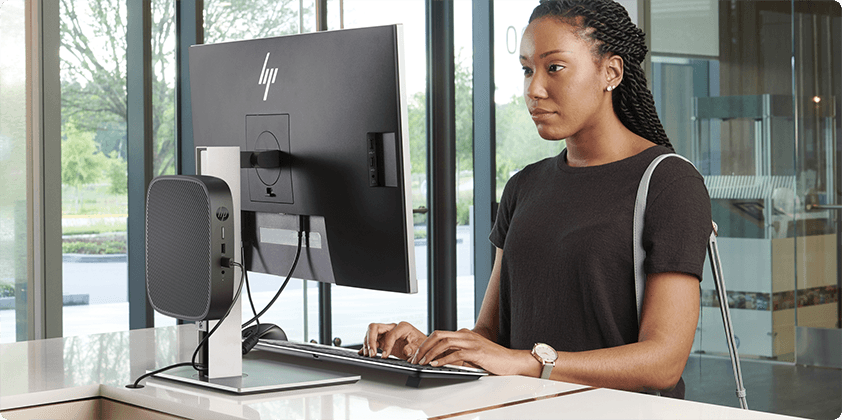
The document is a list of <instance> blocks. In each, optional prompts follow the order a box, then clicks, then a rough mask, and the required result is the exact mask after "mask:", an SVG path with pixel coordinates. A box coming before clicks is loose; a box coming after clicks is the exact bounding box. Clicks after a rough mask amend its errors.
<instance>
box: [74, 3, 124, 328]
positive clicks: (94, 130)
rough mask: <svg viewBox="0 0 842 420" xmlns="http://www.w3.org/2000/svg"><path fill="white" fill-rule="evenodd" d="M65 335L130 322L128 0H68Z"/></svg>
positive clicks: (115, 326)
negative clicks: (127, 99) (127, 93)
mask: <svg viewBox="0 0 842 420" xmlns="http://www.w3.org/2000/svg"><path fill="white" fill-rule="evenodd" d="M60 19H61V20H60V36H61V50H60V58H61V64H60V65H61V73H60V80H61V98H62V103H61V114H62V125H61V136H62V140H61V182H62V236H63V238H62V253H63V263H62V270H63V293H64V315H63V319H64V330H63V331H64V335H65V336H72V335H80V334H90V333H99V332H106V331H119V330H125V329H128V311H129V307H128V302H127V296H128V293H127V291H128V287H127V285H128V274H127V262H126V214H127V198H126V192H127V184H126V181H127V173H126V160H125V157H126V8H125V4H124V3H120V2H93V1H90V2H89V1H82V0H72V1H71V0H63V1H62V2H61V3H60Z"/></svg>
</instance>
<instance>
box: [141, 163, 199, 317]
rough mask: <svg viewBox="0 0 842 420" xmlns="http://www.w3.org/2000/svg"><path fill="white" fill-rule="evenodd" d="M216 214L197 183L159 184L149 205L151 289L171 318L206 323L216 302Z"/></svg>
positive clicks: (154, 299)
mask: <svg viewBox="0 0 842 420" xmlns="http://www.w3.org/2000/svg"><path fill="white" fill-rule="evenodd" d="M211 215H212V213H211V209H210V201H209V198H208V195H207V191H206V190H205V188H204V186H203V185H202V184H201V183H200V182H198V181H196V180H193V179H189V178H180V179H161V178H156V179H155V180H153V182H152V183H151V184H150V185H149V192H148V194H147V203H146V289H147V293H148V296H149V301H150V302H151V303H152V307H153V308H155V310H157V311H158V312H161V313H163V314H165V315H169V316H172V317H176V318H179V319H184V320H188V321H200V320H202V319H203V318H204V317H205V316H206V315H207V313H208V310H209V308H210V300H211V236H210V235H211V221H210V217H211Z"/></svg>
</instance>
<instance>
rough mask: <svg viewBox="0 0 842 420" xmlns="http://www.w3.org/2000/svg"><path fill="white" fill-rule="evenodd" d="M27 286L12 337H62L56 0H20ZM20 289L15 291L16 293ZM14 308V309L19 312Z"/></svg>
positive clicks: (59, 135) (59, 86) (59, 89)
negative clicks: (22, 317)
mask: <svg viewBox="0 0 842 420" xmlns="http://www.w3.org/2000/svg"><path fill="white" fill-rule="evenodd" d="M26 13H27V15H28V17H27V20H28V22H29V24H28V25H27V26H26V27H27V37H26V38H27V48H26V50H27V63H26V65H27V96H28V99H27V108H28V109H27V137H28V138H27V143H28V144H29V145H30V146H28V147H27V166H28V168H27V180H26V182H27V200H26V201H27V210H26V214H27V219H28V220H27V242H28V249H29V250H30V252H28V253H27V267H28V269H27V282H26V287H27V290H26V291H23V293H26V324H27V327H26V332H25V334H24V332H23V331H19V332H18V333H17V340H22V339H30V340H35V339H43V338H54V337H61V336H62V315H63V314H62V311H63V305H62V267H61V102H60V101H61V83H60V81H59V67H60V62H59V54H58V50H59V40H60V35H59V4H58V2H51V1H43V0H42V1H33V2H27V3H26ZM21 292H22V291H20V290H19V291H18V293H21ZM19 313H20V312H19Z"/></svg>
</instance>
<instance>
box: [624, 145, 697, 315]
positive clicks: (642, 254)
mask: <svg viewBox="0 0 842 420" xmlns="http://www.w3.org/2000/svg"><path fill="white" fill-rule="evenodd" d="M672 156H674V157H677V158H681V159H684V160H685V161H687V163H689V164H691V165H692V164H693V162H690V161H689V160H687V158H685V157H684V156H681V155H678V154H675V153H668V154H665V155H660V156H658V157H657V158H655V160H653V161H652V163H650V164H649V167H648V168H646V172H644V173H643V177H642V178H641V179H640V185H639V186H638V187H637V198H636V199H635V202H634V294H635V297H636V299H637V325H640V309H641V306H643V288H644V286H645V284H646V273H644V272H643V261H644V260H645V259H646V251H644V249H643V216H644V215H645V214H646V197H647V196H648V195H649V181H650V180H651V178H652V173H653V172H655V168H656V167H657V166H658V164H659V163H661V162H662V161H663V160H664V159H666V158H668V157H672Z"/></svg>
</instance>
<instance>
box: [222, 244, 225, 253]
mask: <svg viewBox="0 0 842 420" xmlns="http://www.w3.org/2000/svg"><path fill="white" fill-rule="evenodd" d="M222 255H225V244H222Z"/></svg>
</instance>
